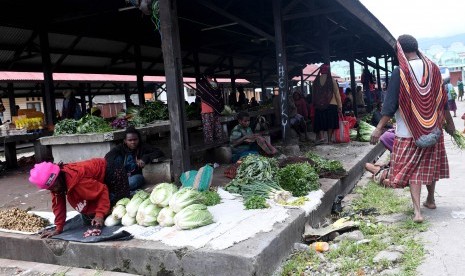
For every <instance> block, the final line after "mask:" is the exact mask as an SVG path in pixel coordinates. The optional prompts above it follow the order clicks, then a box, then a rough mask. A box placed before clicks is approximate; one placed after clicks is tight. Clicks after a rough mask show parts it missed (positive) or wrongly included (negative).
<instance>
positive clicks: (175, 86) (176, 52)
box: [158, 0, 190, 181]
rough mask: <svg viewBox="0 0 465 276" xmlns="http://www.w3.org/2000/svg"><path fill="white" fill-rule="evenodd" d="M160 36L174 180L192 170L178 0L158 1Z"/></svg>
mask: <svg viewBox="0 0 465 276" xmlns="http://www.w3.org/2000/svg"><path fill="white" fill-rule="evenodd" d="M158 3H159V7H160V26H161V27H160V33H161V39H162V42H161V45H162V52H163V63H164V66H165V75H166V90H167V93H166V94H167V98H168V111H169V117H170V133H171V155H172V159H173V174H174V179H175V180H176V181H179V177H180V176H181V174H182V173H183V172H185V171H188V170H190V156H189V144H188V135H187V128H186V111H185V107H184V89H183V88H184V86H183V77H182V58H181V43H180V39H179V26H178V15H177V1H176V0H159V1H158Z"/></svg>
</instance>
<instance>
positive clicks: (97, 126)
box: [77, 115, 112, 134]
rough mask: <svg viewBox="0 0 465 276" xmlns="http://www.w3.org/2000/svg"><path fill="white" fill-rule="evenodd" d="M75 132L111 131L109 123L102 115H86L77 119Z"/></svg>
mask: <svg viewBox="0 0 465 276" xmlns="http://www.w3.org/2000/svg"><path fill="white" fill-rule="evenodd" d="M78 123H79V126H78V127H77V133H81V134H83V133H102V132H109V131H112V129H111V127H110V125H109V124H108V123H107V122H106V121H105V119H103V118H102V117H97V116H92V115H86V116H84V117H82V118H81V119H79V121H78Z"/></svg>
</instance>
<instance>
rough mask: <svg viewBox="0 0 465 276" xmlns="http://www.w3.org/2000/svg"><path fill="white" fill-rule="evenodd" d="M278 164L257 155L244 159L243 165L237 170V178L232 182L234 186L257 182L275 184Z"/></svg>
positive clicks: (271, 159) (273, 160)
mask: <svg viewBox="0 0 465 276" xmlns="http://www.w3.org/2000/svg"><path fill="white" fill-rule="evenodd" d="M277 169H278V162H277V161H276V160H275V159H273V158H268V157H264V156H260V155H256V154H251V155H247V156H246V157H245V158H242V163H241V165H240V166H239V168H238V169H237V174H236V177H235V178H234V179H233V180H232V181H231V183H230V184H232V185H236V184H237V185H244V184H248V183H252V182H255V181H260V182H273V181H274V178H275V174H276V171H277Z"/></svg>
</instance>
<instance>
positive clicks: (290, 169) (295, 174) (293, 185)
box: [277, 163, 320, 197]
mask: <svg viewBox="0 0 465 276" xmlns="http://www.w3.org/2000/svg"><path fill="white" fill-rule="evenodd" d="M277 177H278V183H279V185H280V186H281V187H282V188H283V189H284V190H286V191H289V192H291V193H292V195H293V196H296V197H299V196H305V195H307V194H308V193H309V192H310V191H315V190H318V189H319V188H320V184H319V182H318V179H319V177H318V174H317V173H316V172H315V170H314V169H313V168H312V166H310V164H308V163H296V164H290V165H287V166H285V167H284V168H281V169H280V170H279V171H278V176H277Z"/></svg>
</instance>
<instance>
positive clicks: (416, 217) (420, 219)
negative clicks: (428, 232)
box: [413, 215, 424, 223]
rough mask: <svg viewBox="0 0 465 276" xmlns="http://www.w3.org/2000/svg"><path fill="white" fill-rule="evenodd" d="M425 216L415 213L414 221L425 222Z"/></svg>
mask: <svg viewBox="0 0 465 276" xmlns="http://www.w3.org/2000/svg"><path fill="white" fill-rule="evenodd" d="M423 220H424V219H423V217H422V216H421V215H415V216H414V217H413V222H416V223H422V222H423Z"/></svg>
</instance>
